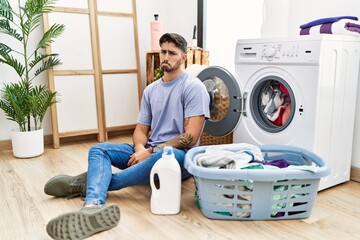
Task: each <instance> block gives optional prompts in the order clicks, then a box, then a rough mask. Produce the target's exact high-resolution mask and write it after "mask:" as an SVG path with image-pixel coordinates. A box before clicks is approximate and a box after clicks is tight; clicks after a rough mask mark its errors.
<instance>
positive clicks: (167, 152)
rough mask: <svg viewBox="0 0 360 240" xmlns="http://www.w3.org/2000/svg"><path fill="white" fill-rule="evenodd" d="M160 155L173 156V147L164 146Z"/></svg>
mask: <svg viewBox="0 0 360 240" xmlns="http://www.w3.org/2000/svg"><path fill="white" fill-rule="evenodd" d="M162 156H163V157H173V156H174V150H173V148H172V147H171V146H165V147H164V151H163V154H162Z"/></svg>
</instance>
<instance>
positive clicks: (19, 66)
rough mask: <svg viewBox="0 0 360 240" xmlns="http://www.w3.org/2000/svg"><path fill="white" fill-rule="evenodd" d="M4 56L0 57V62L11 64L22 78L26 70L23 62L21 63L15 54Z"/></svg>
mask: <svg viewBox="0 0 360 240" xmlns="http://www.w3.org/2000/svg"><path fill="white" fill-rule="evenodd" d="M1 56H2V57H3V58H2V59H0V63H4V64H7V65H9V66H11V67H12V68H13V69H14V70H15V71H16V72H17V74H18V75H19V77H20V78H22V76H23V74H24V71H25V67H24V65H23V64H22V63H20V62H19V61H18V60H17V59H16V58H14V57H13V56H11V55H10V54H7V55H4V56H3V55H1Z"/></svg>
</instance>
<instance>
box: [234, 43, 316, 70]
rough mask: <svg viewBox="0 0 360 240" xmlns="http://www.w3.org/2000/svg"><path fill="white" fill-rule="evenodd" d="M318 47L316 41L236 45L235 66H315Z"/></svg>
mask: <svg viewBox="0 0 360 240" xmlns="http://www.w3.org/2000/svg"><path fill="white" fill-rule="evenodd" d="M259 41H260V40H259ZM320 46H321V44H320V42H318V41H284V42H262V43H261V42H259V43H242V44H237V46H236V64H240V63H264V62H266V63H269V64H282V63H284V64H285V63H286V64H288V63H294V64H295V63H304V64H317V63H318V61H319V56H320Z"/></svg>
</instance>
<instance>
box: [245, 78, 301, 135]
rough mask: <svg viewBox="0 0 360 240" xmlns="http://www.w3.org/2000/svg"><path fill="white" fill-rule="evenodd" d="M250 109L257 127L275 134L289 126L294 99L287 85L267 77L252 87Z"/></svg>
mask: <svg viewBox="0 0 360 240" xmlns="http://www.w3.org/2000/svg"><path fill="white" fill-rule="evenodd" d="M250 109H251V113H252V116H253V118H254V120H255V122H256V123H257V125H258V126H259V127H260V128H262V129H263V130H265V131H267V132H270V133H276V132H280V131H282V130H284V129H285V128H286V127H287V126H289V124H290V122H291V121H292V119H293V117H294V113H295V97H294V94H293V91H292V90H291V87H290V86H289V84H288V83H287V82H286V81H285V80H284V79H282V78H279V77H277V76H267V77H265V78H263V79H261V80H260V81H258V82H257V84H256V85H255V86H254V88H253V91H252V92H251V94H250Z"/></svg>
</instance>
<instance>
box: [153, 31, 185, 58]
mask: <svg viewBox="0 0 360 240" xmlns="http://www.w3.org/2000/svg"><path fill="white" fill-rule="evenodd" d="M164 42H171V43H173V44H175V46H176V47H178V48H179V49H180V50H181V51H182V52H183V53H186V52H187V42H186V40H185V38H183V37H182V36H181V35H179V34H177V33H165V34H164V35H162V36H161V38H160V40H159V44H160V46H161V44H163V43H164Z"/></svg>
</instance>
